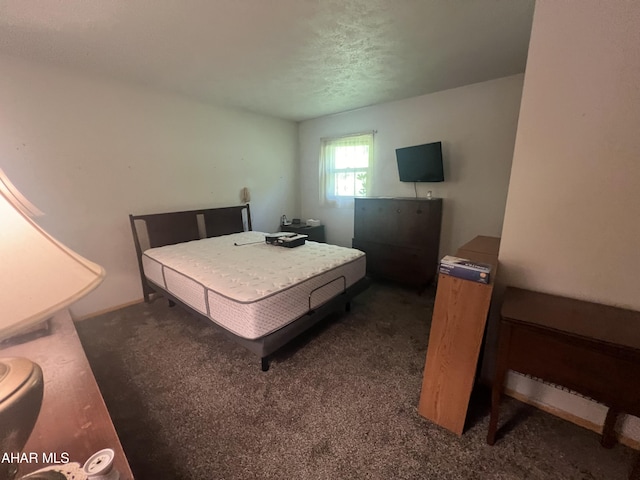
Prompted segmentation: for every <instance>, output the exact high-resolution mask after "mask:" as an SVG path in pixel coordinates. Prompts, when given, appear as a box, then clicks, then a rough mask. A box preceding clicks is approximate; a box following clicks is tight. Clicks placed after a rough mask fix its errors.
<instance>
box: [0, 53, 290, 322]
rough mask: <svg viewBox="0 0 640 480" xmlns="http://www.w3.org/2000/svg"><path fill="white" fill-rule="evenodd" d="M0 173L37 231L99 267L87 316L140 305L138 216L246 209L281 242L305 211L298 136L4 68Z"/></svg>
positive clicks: (283, 124) (244, 117)
mask: <svg viewBox="0 0 640 480" xmlns="http://www.w3.org/2000/svg"><path fill="white" fill-rule="evenodd" d="M0 70H1V71H2V74H1V75H0V105H1V107H0V168H2V169H3V170H4V172H5V173H6V174H7V176H8V177H9V178H10V179H11V181H12V182H13V183H14V184H15V185H16V186H17V187H18V189H19V190H20V191H21V192H22V193H23V194H24V195H25V196H26V197H27V198H28V199H30V200H31V201H32V202H33V203H34V204H35V205H36V206H38V207H39V208H40V209H41V210H43V211H44V212H45V213H46V216H44V217H41V218H38V219H36V221H37V222H38V223H39V224H40V225H42V226H43V228H45V230H47V231H49V233H51V234H52V235H53V236H55V237H56V238H58V240H60V241H61V242H63V243H65V244H66V245H67V246H69V247H70V248H72V249H74V250H76V251H77V252H78V253H80V254H81V255H84V256H86V257H87V258H89V259H91V260H93V261H95V262H97V263H99V264H101V265H102V266H104V267H105V269H106V271H107V278H106V279H105V281H104V283H103V284H102V285H101V286H100V287H98V289H97V290H96V291H94V292H93V293H91V294H90V295H89V296H87V297H86V298H85V299H83V300H81V301H80V302H78V303H77V304H75V305H74V307H73V308H72V312H73V314H74V316H76V317H77V316H84V315H86V314H89V313H91V312H96V311H101V310H104V309H108V308H111V307H114V306H117V305H121V304H124V303H128V302H131V301H135V300H137V299H139V298H141V296H142V290H141V287H140V280H139V274H138V267H137V263H136V257H135V251H134V246H133V241H132V236H131V231H130V227H129V219H128V215H129V214H130V213H136V214H141V213H154V212H163V211H177V210H183V209H190V208H201V207H217V206H228V205H238V204H240V203H241V202H240V189H241V188H242V187H245V186H246V187H249V189H250V191H251V200H252V202H251V207H252V217H253V221H254V229H256V230H265V231H274V230H276V229H277V227H278V220H279V217H280V215H282V213H283V212H288V211H294V210H295V209H296V208H297V205H298V201H299V200H298V196H297V195H298V188H297V185H296V177H297V168H298V167H297V161H296V160H297V159H296V154H297V126H296V124H295V123H293V122H287V121H282V120H278V119H274V118H270V117H265V116H260V115H255V114H250V113H245V112H242V111H238V110H231V109H223V108H216V107H213V106H210V105H205V104H202V103H197V102H194V101H191V100H188V99H185V98H182V97H178V96H173V95H170V94H164V93H159V92H154V91H151V90H148V89H144V88H137V87H135V86H129V85H125V84H121V83H117V82H112V81H109V80H104V79H98V78H94V77H89V76H83V75H80V74H76V73H73V72H69V71H63V70H57V69H54V68H48V67H44V66H38V65H34V64H30V63H26V62H23V61H18V60H15V59H12V58H8V57H0Z"/></svg>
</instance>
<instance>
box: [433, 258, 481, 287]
mask: <svg viewBox="0 0 640 480" xmlns="http://www.w3.org/2000/svg"><path fill="white" fill-rule="evenodd" d="M439 271H440V273H444V274H445V275H451V276H452V277H458V278H462V279H464V280H471V281H473V282H478V283H489V280H490V278H491V265H489V264H487V263H478V262H472V261H471V260H469V259H467V258H460V257H454V256H452V255H447V256H445V257H443V258H442V260H440V268H439Z"/></svg>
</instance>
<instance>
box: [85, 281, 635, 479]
mask: <svg viewBox="0 0 640 480" xmlns="http://www.w3.org/2000/svg"><path fill="white" fill-rule="evenodd" d="M432 306H433V292H432V291H427V292H425V293H424V294H423V295H421V296H419V295H417V294H416V293H415V292H414V291H411V290H406V289H403V288H401V287H398V286H393V285H387V284H379V283H374V284H373V285H372V286H371V288H369V289H368V290H367V291H366V292H364V293H363V294H361V295H360V296H359V297H357V298H356V299H355V300H354V302H353V305H352V307H353V308H352V310H351V312H350V313H348V314H341V315H336V316H334V317H331V318H329V319H328V320H327V321H326V322H324V323H323V324H322V325H321V326H319V327H318V328H314V329H312V330H311V331H310V332H308V334H305V335H303V336H302V337H301V338H300V339H299V340H296V341H295V342H294V343H293V344H290V345H289V346H287V347H285V348H284V349H283V350H281V351H280V352H278V353H277V354H276V355H275V356H274V358H273V360H272V363H271V369H270V370H269V371H268V372H262V371H261V370H260V366H259V361H258V359H257V358H256V357H254V356H253V355H252V354H251V353H249V352H248V351H246V350H244V349H243V348H242V347H240V346H237V345H236V344H235V343H233V342H232V341H231V340H229V339H228V338H227V336H225V335H224V334H223V333H221V332H220V330H219V329H217V328H215V327H213V326H211V325H209V324H207V323H206V322H204V321H202V320H198V319H196V318H193V317H192V316H190V315H188V314H187V313H185V312H184V311H183V310H182V309H181V308H180V307H174V308H168V306H167V302H166V301H165V300H163V299H159V300H157V301H155V302H153V303H152V304H139V305H134V306H131V307H128V308H125V309H122V310H119V311H117V312H113V313H110V314H106V315H102V316H100V317H96V318H93V319H90V320H85V321H83V322H79V323H78V324H77V329H78V333H79V335H80V338H81V340H82V342H83V345H84V347H85V350H86V352H87V356H88V358H89V361H90V363H91V366H92V368H93V370H94V373H95V376H96V379H97V381H98V384H99V385H100V388H101V390H102V393H103V396H104V398H105V402H106V404H107V406H108V408H109V411H110V412H111V415H112V418H113V422H114V424H115V426H116V429H117V431H118V434H119V435H120V438H121V441H122V444H123V446H124V449H125V451H126V453H127V456H128V459H129V462H130V464H131V467H132V470H133V472H134V475H135V476H136V478H137V479H138V480H145V479H150V480H159V479H192V480H199V479H202V480H210V479H350V478H354V479H355V478H357V479H360V478H367V479H385V480H386V479H438V480H445V479H541V480H542V479H544V480H548V479H603V480H604V479H606V480H615V479H625V478H626V476H627V475H628V473H629V470H630V469H631V465H632V463H633V460H634V458H635V457H634V452H633V451H632V450H631V449H629V448H626V447H623V446H620V445H618V446H616V447H615V448H613V449H611V450H607V449H604V448H601V447H600V445H599V437H598V435H596V434H595V433H593V432H590V431H588V430H585V429H583V428H580V427H578V426H575V425H573V424H570V423H568V422H565V421H563V420H560V419H558V418H556V417H553V416H551V415H548V414H545V413H543V412H540V411H539V410H537V409H534V408H532V407H528V406H526V405H523V404H522V403H520V402H517V401H515V400H512V399H508V400H506V401H505V403H504V404H503V408H502V411H501V420H502V422H501V423H502V424H503V425H504V427H503V428H502V436H501V437H500V438H499V440H498V442H497V443H496V445H495V446H493V447H490V446H488V445H487V444H486V443H485V436H486V431H487V423H488V400H487V395H486V392H482V391H478V392H476V393H475V394H474V398H473V399H472V405H471V411H470V415H469V419H468V426H467V430H466V432H465V433H464V435H463V436H462V437H457V436H455V435H454V434H452V433H450V432H448V431H446V430H444V429H442V428H440V427H437V426H435V425H433V424H431V423H430V422H429V421H427V420H425V419H423V418H422V417H421V416H420V415H418V413H417V411H416V406H417V404H418V398H419V394H420V388H421V383H422V369H423V367H424V358H425V353H426V349H427V341H428V334H429V319H430V318H431V311H432Z"/></svg>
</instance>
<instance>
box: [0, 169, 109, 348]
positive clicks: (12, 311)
mask: <svg viewBox="0 0 640 480" xmlns="http://www.w3.org/2000/svg"><path fill="white" fill-rule="evenodd" d="M29 211H33V208H32V206H31V205H30V204H29V203H28V202H27V201H26V199H24V197H22V196H21V195H19V194H18V193H17V192H16V191H15V190H14V188H13V186H12V185H11V183H10V182H8V180H7V179H6V177H5V176H4V175H3V173H2V171H1V170H0V298H1V299H2V300H1V302H0V304H1V305H2V311H1V312H0V340H2V339H4V338H7V337H9V336H12V335H14V334H16V333H19V332H20V331H21V330H24V329H26V328H28V327H29V326H33V325H35V324H37V323H39V322H41V321H43V320H45V319H47V318H49V317H51V316H52V315H53V314H54V313H56V312H57V311H59V310H61V309H63V308H65V307H67V306H68V305H70V304H71V303H73V302H75V301H76V300H78V299H80V298H81V297H82V296H84V295H86V294H87V293H89V292H90V291H91V290H93V289H94V288H95V287H97V286H98V285H99V284H100V282H102V279H103V278H104V275H105V272H104V269H103V268H102V267H101V266H100V265H97V264H95V263H93V262H90V261H89V260H87V259H85V258H83V257H81V256H80V255H78V254H77V253H75V252H73V251H72V250H70V249H68V248H67V247H65V246H64V245H62V244H61V243H59V242H58V241H57V240H56V239H54V238H53V237H52V236H51V235H49V234H48V233H47V232H45V231H44V230H43V229H42V228H40V227H39V226H38V225H36V224H35V223H34V222H33V221H32V220H31V219H30V218H29V216H28V214H27V212H29Z"/></svg>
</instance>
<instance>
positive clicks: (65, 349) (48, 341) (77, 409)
mask: <svg viewBox="0 0 640 480" xmlns="http://www.w3.org/2000/svg"><path fill="white" fill-rule="evenodd" d="M0 356H3V357H25V358H28V359H29V360H31V361H33V362H36V363H37V364H38V365H40V367H41V368H42V373H43V376H44V397H43V400H42V407H41V409H40V415H39V416H38V420H37V422H36V424H35V427H34V429H33V432H32V433H31V436H30V437H29V440H28V441H27V444H26V445H25V447H24V449H23V451H24V452H35V453H37V455H38V459H39V462H41V461H42V457H43V454H47V457H51V454H53V453H55V454H56V458H58V459H60V458H61V456H62V453H63V452H64V453H66V454H68V459H69V461H70V462H77V463H79V464H80V465H83V464H84V462H86V461H87V459H88V458H89V457H90V456H91V455H93V454H94V453H96V452H98V451H100V450H102V449H105V448H111V449H113V450H114V452H115V459H114V468H115V469H117V470H118V471H119V472H120V480H133V474H132V473H131V469H130V468H129V463H128V462H127V457H126V456H125V454H124V451H123V449H122V445H121V444H120V440H119V439H118V435H117V433H116V430H115V428H114V426H113V423H112V422H111V417H110V416H109V412H108V411H107V407H106V406H105V404H104V400H103V399H102V395H101V394H100V390H99V389H98V384H97V383H96V380H95V378H94V376H93V372H92V371H91V367H90V366H89V361H88V360H87V357H86V356H85V353H84V350H83V348H82V344H81V343H80V339H79V338H78V334H77V333H76V329H75V326H74V325H73V321H72V320H71V316H70V315H69V312H68V311H66V310H65V311H63V312H61V313H59V314H57V315H56V316H55V317H54V318H53V319H52V320H51V324H50V333H49V334H48V335H45V336H42V337H40V338H36V339H34V340H31V341H28V342H24V343H20V344H17V345H13V346H9V347H5V348H3V349H1V350H0ZM46 466H48V464H46V463H35V462H34V463H21V464H20V470H19V472H18V475H19V476H20V475H26V474H28V473H32V472H34V471H36V470H39V469H40V468H43V467H46Z"/></svg>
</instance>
